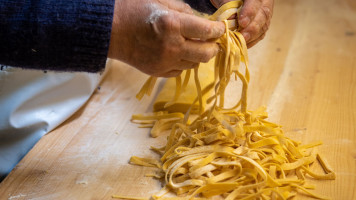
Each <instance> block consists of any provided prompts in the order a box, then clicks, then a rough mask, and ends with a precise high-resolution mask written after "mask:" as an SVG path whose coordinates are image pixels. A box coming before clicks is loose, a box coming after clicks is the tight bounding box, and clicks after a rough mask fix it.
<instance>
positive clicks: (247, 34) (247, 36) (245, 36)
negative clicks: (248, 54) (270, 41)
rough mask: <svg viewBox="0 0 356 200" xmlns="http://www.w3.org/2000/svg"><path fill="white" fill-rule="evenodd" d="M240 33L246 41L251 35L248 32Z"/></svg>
mask: <svg viewBox="0 0 356 200" xmlns="http://www.w3.org/2000/svg"><path fill="white" fill-rule="evenodd" d="M242 35H243V36H244V38H245V40H246V41H248V40H249V39H250V37H251V36H250V34H249V33H242Z"/></svg>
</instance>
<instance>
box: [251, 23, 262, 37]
mask: <svg viewBox="0 0 356 200" xmlns="http://www.w3.org/2000/svg"><path fill="white" fill-rule="evenodd" d="M260 29H261V28H260V26H259V25H258V24H255V23H254V24H251V25H250V27H249V32H250V35H256V34H258V32H260Z"/></svg>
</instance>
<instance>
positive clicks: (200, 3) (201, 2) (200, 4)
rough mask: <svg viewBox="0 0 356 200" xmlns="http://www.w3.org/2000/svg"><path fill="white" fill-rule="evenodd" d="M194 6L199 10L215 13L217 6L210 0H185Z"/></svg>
mask: <svg viewBox="0 0 356 200" xmlns="http://www.w3.org/2000/svg"><path fill="white" fill-rule="evenodd" d="M184 1H185V2H186V3H187V4H189V5H190V6H191V7H192V8H194V9H195V10H197V11H199V12H204V13H208V14H213V13H214V12H215V11H216V8H215V7H214V6H213V5H212V4H211V3H210V0H184Z"/></svg>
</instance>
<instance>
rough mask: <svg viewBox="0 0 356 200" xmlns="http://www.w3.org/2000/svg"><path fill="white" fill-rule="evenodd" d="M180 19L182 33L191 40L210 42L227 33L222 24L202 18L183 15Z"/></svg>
mask: <svg viewBox="0 0 356 200" xmlns="http://www.w3.org/2000/svg"><path fill="white" fill-rule="evenodd" d="M179 17H180V33H181V34H182V36H183V37H185V38H189V39H199V40H203V41H206V40H210V39H216V38H219V37H221V36H222V35H223V34H224V33H225V26H224V23H222V22H215V21H210V20H207V19H204V18H201V17H197V16H193V15H187V14H182V15H180V16H179Z"/></svg>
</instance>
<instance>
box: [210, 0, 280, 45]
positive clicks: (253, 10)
mask: <svg viewBox="0 0 356 200" xmlns="http://www.w3.org/2000/svg"><path fill="white" fill-rule="evenodd" d="M229 1H232V0H211V3H212V4H213V5H214V6H215V7H216V8H219V7H220V6H222V5H223V4H225V3H227V2H229ZM273 1H274V0H244V4H243V6H242V8H241V11H240V14H239V16H238V24H239V26H240V32H241V34H242V35H243V36H244V38H245V40H246V43H247V47H248V48H250V47H252V46H254V45H255V44H256V43H258V42H259V41H260V40H262V39H263V38H264V37H265V35H266V31H267V30H268V27H269V25H270V21H271V18H272V13H273Z"/></svg>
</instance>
